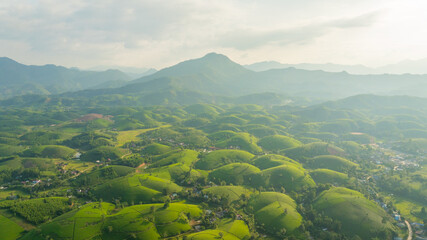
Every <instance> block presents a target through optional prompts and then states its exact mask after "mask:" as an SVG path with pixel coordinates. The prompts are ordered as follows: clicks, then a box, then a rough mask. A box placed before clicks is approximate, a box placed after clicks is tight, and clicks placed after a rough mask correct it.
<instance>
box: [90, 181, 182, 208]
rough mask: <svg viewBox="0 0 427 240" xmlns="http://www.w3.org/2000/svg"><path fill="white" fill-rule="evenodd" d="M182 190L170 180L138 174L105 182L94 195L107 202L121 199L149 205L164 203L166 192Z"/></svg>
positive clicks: (97, 188) (96, 189)
mask: <svg viewBox="0 0 427 240" xmlns="http://www.w3.org/2000/svg"><path fill="white" fill-rule="evenodd" d="M181 190H182V188H181V187H180V186H178V185H176V184H175V183H173V182H171V181H169V180H165V179H162V178H157V177H153V176H148V175H144V174H142V175H141V174H138V175H133V176H127V177H121V178H117V179H113V180H110V181H108V182H105V183H104V184H101V185H99V186H98V187H96V188H95V190H94V191H93V193H94V194H95V196H97V197H98V198H102V199H104V200H106V201H112V200H113V199H118V198H120V199H121V201H122V202H123V201H126V202H128V203H132V202H134V203H139V202H140V201H142V202H144V203H147V202H153V201H154V202H159V201H162V200H163V198H164V197H163V195H162V193H163V192H164V191H167V192H170V193H172V192H179V191H181Z"/></svg>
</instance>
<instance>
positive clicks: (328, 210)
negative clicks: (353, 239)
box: [313, 187, 393, 239]
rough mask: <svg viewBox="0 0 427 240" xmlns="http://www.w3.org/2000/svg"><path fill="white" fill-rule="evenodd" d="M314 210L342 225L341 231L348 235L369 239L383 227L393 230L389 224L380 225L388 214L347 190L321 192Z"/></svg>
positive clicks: (357, 193)
mask: <svg viewBox="0 0 427 240" xmlns="http://www.w3.org/2000/svg"><path fill="white" fill-rule="evenodd" d="M313 206H314V208H315V209H316V210H317V211H319V212H324V214H326V215H327V216H329V217H331V218H333V219H336V220H339V221H340V222H341V223H342V231H343V232H345V233H347V234H350V235H355V234H357V235H359V236H360V237H361V238H362V239H369V238H370V237H371V236H370V232H371V231H372V230H381V229H382V228H384V227H387V228H390V229H393V226H392V224H391V223H390V222H388V223H387V224H386V225H384V224H382V219H383V217H386V218H390V216H388V214H387V213H386V212H385V211H384V210H383V209H382V208H380V207H379V206H377V205H375V203H373V202H371V201H369V200H368V199H366V198H365V197H364V196H363V195H362V194H361V193H359V192H357V191H353V190H350V189H347V188H341V187H337V188H332V189H329V190H327V191H324V192H322V193H321V194H320V195H319V196H318V198H317V199H316V201H315V202H314V205H313Z"/></svg>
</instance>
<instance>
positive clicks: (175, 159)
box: [150, 149, 199, 167]
mask: <svg viewBox="0 0 427 240" xmlns="http://www.w3.org/2000/svg"><path fill="white" fill-rule="evenodd" d="M198 155H199V153H198V152H196V151H194V150H189V149H185V150H175V151H171V152H168V153H165V154H162V155H159V156H156V157H153V159H152V162H153V164H151V166H150V167H161V166H166V165H170V164H174V163H182V164H186V165H188V166H190V165H192V164H193V163H194V162H195V161H197V157H198Z"/></svg>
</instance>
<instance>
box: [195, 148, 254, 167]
mask: <svg viewBox="0 0 427 240" xmlns="http://www.w3.org/2000/svg"><path fill="white" fill-rule="evenodd" d="M253 157H254V155H253V154H251V153H248V152H246V151H242V150H217V151H213V152H211V153H208V154H206V155H205V156H203V157H202V158H201V159H200V160H199V161H198V162H196V165H195V167H196V168H198V169H202V170H212V169H215V168H218V167H221V166H223V165H226V164H229V163H233V162H250V160H251V159H252V158H253Z"/></svg>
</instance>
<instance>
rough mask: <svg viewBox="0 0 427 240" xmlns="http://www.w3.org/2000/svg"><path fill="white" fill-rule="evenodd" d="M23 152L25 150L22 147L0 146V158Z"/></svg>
mask: <svg viewBox="0 0 427 240" xmlns="http://www.w3.org/2000/svg"><path fill="white" fill-rule="evenodd" d="M24 150H25V148H24V147H22V146H13V145H6V144H0V157H7V156H12V155H16V154H18V153H21V152H22V151H24Z"/></svg>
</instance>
